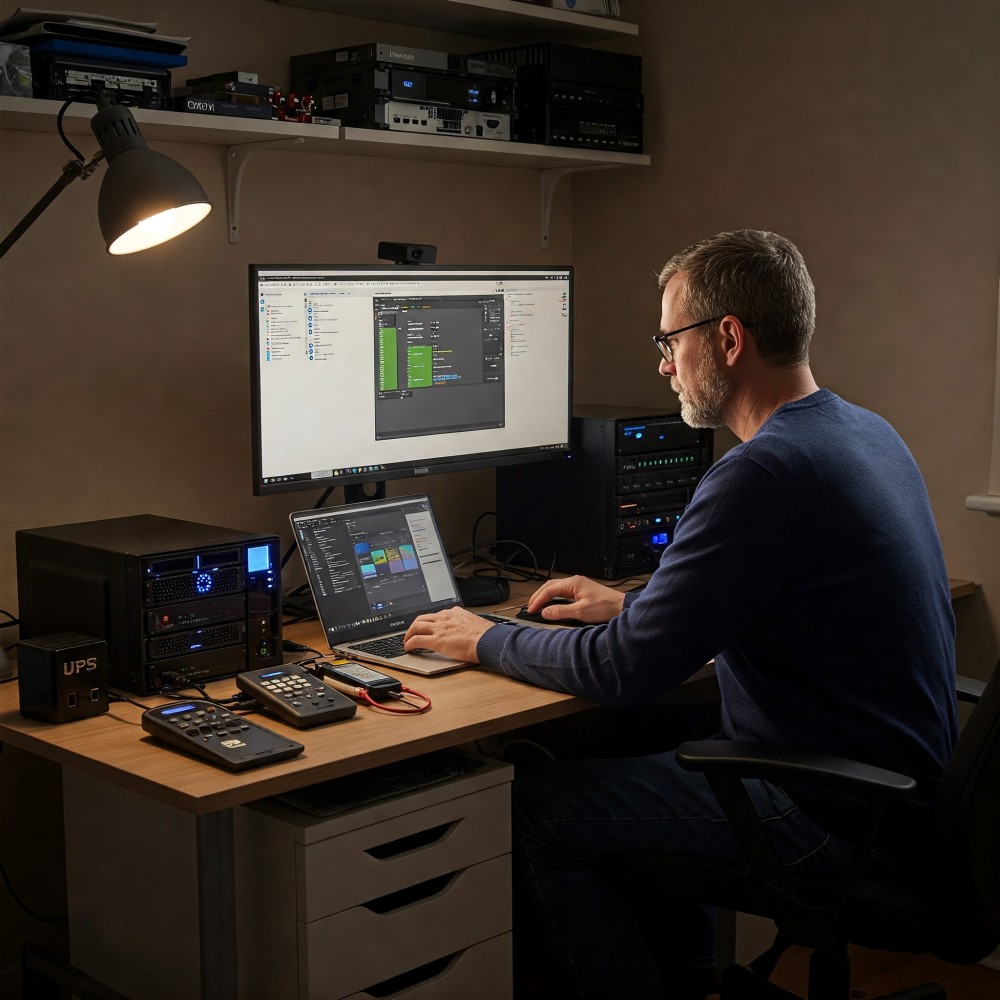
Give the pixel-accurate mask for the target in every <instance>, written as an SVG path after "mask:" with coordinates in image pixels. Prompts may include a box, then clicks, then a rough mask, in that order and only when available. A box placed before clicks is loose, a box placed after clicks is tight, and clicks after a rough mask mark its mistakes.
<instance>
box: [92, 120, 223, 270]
mask: <svg viewBox="0 0 1000 1000" xmlns="http://www.w3.org/2000/svg"><path fill="white" fill-rule="evenodd" d="M91 128H92V129H93V131H94V134H95V135H96V136H97V138H98V140H99V141H100V143H101V149H102V150H103V152H104V155H105V157H106V158H107V170H106V172H105V175H104V180H103V182H102V184H101V193H100V195H99V196H98V200H97V217H98V221H99V223H100V226H101V232H102V233H103V234H104V241H105V243H107V247H108V253H111V254H126V253H133V252H135V251H136V250H145V249H147V248H148V247H152V246H156V244H158V243H163V242H164V241H165V240H169V239H172V238H173V237H174V236H177V235H178V234H180V233H183V232H184V231H185V230H186V229H190V228H191V227H192V226H194V225H196V224H197V223H198V222H200V221H201V220H202V219H204V218H205V216H206V215H208V213H209V212H210V211H211V210H212V205H211V202H210V201H209V200H208V196H207V195H206V194H205V191H204V189H203V188H202V186H201V185H200V184H199V183H198V181H197V180H195V178H194V177H193V176H192V174H191V173H190V172H189V171H188V170H187V169H185V168H184V167H182V166H181V165H180V164H179V163H178V162H177V161H176V160H172V159H170V157H169V156H164V155H163V154H162V153H157V152H154V151H153V150H151V149H150V148H149V147H148V146H147V145H146V142H145V140H144V139H143V138H142V135H141V134H140V132H139V127H138V125H137V124H136V122H135V119H134V118H133V117H132V112H131V111H130V110H129V109H128V108H127V107H124V106H122V105H112V106H110V107H106V108H102V109H101V110H100V111H98V113H97V114H96V115H94V117H93V119H92V121H91Z"/></svg>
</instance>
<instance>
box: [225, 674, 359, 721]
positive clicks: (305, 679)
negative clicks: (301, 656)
mask: <svg viewBox="0 0 1000 1000" xmlns="http://www.w3.org/2000/svg"><path fill="white" fill-rule="evenodd" d="M236 686H237V687H238V688H239V689H240V690H241V691H242V692H243V693H244V694H248V695H250V696H251V697H252V698H253V699H254V700H255V701H257V702H258V703H259V704H260V705H261V707H262V708H264V709H266V710H267V711H268V712H271V713H272V714H273V715H276V716H277V717H278V718H279V719H281V721H282V722H287V723H288V724H289V725H292V726H297V727H298V728H300V729H303V728H305V727H306V726H321V725H323V724H324V723H326V722H339V721H340V720H341V719H349V718H351V716H353V715H355V714H356V713H357V711H358V706H357V705H356V704H355V703H354V702H353V701H351V699H350V698H348V697H346V696H345V695H342V694H341V693H340V692H339V691H335V690H334V689H333V688H332V687H329V686H328V685H326V684H324V683H323V681H321V680H320V679H319V678H317V677H314V676H313V675H312V674H311V673H309V671H308V670H306V669H305V667H302V666H300V665H299V664H297V663H290V664H287V665H286V666H283V667H269V668H268V667H265V668H264V669H261V670H246V671H244V672H243V673H241V674H237V675H236Z"/></svg>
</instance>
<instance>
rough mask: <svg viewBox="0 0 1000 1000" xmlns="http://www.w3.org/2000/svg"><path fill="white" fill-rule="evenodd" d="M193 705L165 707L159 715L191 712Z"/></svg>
mask: <svg viewBox="0 0 1000 1000" xmlns="http://www.w3.org/2000/svg"><path fill="white" fill-rule="evenodd" d="M193 711H194V705H177V706H176V707H174V708H165V709H163V710H162V711H161V712H160V715H176V714H177V713H178V712H193Z"/></svg>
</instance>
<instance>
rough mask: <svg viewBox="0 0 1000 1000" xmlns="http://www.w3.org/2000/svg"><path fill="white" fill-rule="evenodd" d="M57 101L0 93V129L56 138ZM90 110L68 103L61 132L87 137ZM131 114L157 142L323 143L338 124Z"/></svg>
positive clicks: (334, 136) (147, 136)
mask: <svg viewBox="0 0 1000 1000" xmlns="http://www.w3.org/2000/svg"><path fill="white" fill-rule="evenodd" d="M61 106H62V102H61V101H43V100H38V99H36V98H29V97H0V128H5V129H20V130H22V131H28V132H51V133H52V135H53V137H55V138H58V133H57V131H56V121H55V119H56V113H57V112H58V111H59V108H60V107H61ZM95 111H96V108H95V107H94V105H92V104H71V105H70V106H69V107H68V108H67V109H66V114H65V115H64V116H63V128H64V129H65V131H66V133H67V134H69V135H89V136H91V137H93V133H92V132H91V130H90V119H91V118H93V116H94V113H95ZM132 114H133V115H134V116H135V120H136V121H137V122H138V123H139V127H140V129H141V130H142V135H143V138H144V139H146V140H147V141H148V140H151V139H152V140H159V141H161V142H200V143H206V144H208V145H218V146H240V145H244V144H245V143H254V142H273V141H274V140H276V139H288V140H294V141H295V142H296V143H297V144H299V145H302V144H304V143H309V142H313V141H315V142H324V143H327V142H331V141H332V140H336V139H339V138H340V127H339V126H337V125H313V124H309V125H301V124H299V123H298V122H277V121H268V120H266V119H260V118H226V117H221V116H218V115H196V114H191V113H189V112H184V111H151V110H147V109H145V108H132ZM84 152H86V150H84Z"/></svg>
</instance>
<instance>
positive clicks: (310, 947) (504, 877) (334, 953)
mask: <svg viewBox="0 0 1000 1000" xmlns="http://www.w3.org/2000/svg"><path fill="white" fill-rule="evenodd" d="M419 889H420V891H421V892H428V893H430V894H429V895H427V896H423V897H422V898H420V897H417V898H407V899H404V900H402V901H400V900H399V899H398V898H397V896H396V894H394V896H391V897H388V898H387V899H384V900H380V901H373V903H372V904H369V905H367V906H356V907H354V908H353V909H350V910H345V911H343V912H341V913H337V914H334V915H333V916H330V917H326V918H325V919H323V920H316V921H313V922H312V923H308V924H302V923H300V924H299V988H300V994H299V996H300V1000H340V998H342V997H345V996H350V995H352V994H355V993H363V991H364V990H366V989H367V988H369V987H371V986H373V985H375V984H376V983H380V982H384V981H385V980H387V979H391V978H393V977H395V976H399V975H401V974H402V973H405V972H409V971H410V970H412V969H417V968H420V967H422V966H425V965H427V964H428V963H429V962H433V961H434V960H435V959H440V958H443V957H445V956H449V955H454V954H456V953H457V952H460V951H462V950H463V949H465V948H468V947H469V946H471V945H475V944H478V943H480V942H482V941H486V940H489V939H491V938H495V937H498V936H499V935H502V934H505V933H506V932H508V931H509V930H510V928H511V872H510V856H509V855H504V856H502V857H498V858H494V859H492V860H491V861H486V862H484V863H483V864H480V865H475V866H474V867H472V868H467V869H465V870H464V871H460V872H456V873H455V874H454V875H453V876H451V877H450V878H448V879H447V881H446V883H445V884H444V885H439V884H438V880H431V882H430V883H427V884H426V885H425V886H421V887H419ZM398 895H399V896H408V895H409V894H407V893H401V894H398ZM397 903H399V905H396V904H397ZM376 906H377V907H378V910H382V909H383V907H384V906H388V907H389V908H388V909H386V910H384V911H383V912H378V910H377V909H376V908H375V907H376ZM432 995H433V994H432ZM473 995H474V996H475V995H476V994H473Z"/></svg>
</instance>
